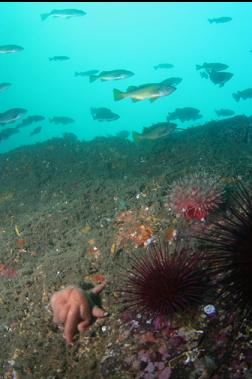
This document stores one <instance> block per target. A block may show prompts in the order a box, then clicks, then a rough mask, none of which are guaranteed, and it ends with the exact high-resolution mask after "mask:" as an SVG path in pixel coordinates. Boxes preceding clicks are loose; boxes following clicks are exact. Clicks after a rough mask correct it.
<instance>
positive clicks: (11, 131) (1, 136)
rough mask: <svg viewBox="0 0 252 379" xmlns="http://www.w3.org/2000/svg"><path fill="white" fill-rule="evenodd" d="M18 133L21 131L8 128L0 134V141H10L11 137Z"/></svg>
mask: <svg viewBox="0 0 252 379" xmlns="http://www.w3.org/2000/svg"><path fill="white" fill-rule="evenodd" d="M18 132H19V130H18V129H17V128H6V129H4V130H3V131H2V132H0V141H3V140H5V139H8V138H9V137H10V136H12V135H13V134H16V133H18Z"/></svg>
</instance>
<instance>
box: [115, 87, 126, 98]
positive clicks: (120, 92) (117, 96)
mask: <svg viewBox="0 0 252 379" xmlns="http://www.w3.org/2000/svg"><path fill="white" fill-rule="evenodd" d="M113 94H114V100H115V101H120V100H122V99H123V98H124V93H123V92H122V91H120V90H119V89H116V88H114V89H113Z"/></svg>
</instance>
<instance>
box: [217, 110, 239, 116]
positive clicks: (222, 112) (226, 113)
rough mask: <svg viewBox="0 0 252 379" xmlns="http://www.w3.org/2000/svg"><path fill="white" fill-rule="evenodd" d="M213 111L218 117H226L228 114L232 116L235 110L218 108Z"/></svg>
mask: <svg viewBox="0 0 252 379" xmlns="http://www.w3.org/2000/svg"><path fill="white" fill-rule="evenodd" d="M215 113H216V114H217V116H219V117H228V116H233V115H234V114H235V112H234V111H232V110H231V109H219V110H217V109H216V111H215Z"/></svg>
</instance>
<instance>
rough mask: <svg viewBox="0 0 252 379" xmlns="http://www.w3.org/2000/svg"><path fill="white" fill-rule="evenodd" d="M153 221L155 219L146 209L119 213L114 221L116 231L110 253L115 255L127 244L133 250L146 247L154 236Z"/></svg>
mask: <svg viewBox="0 0 252 379" xmlns="http://www.w3.org/2000/svg"><path fill="white" fill-rule="evenodd" d="M155 221H156V219H155V217H154V216H152V215H151V214H150V213H149V209H148V208H145V209H139V210H134V211H132V210H129V211H124V212H121V213H120V214H119V215H117V217H116V220H115V224H116V226H117V227H118V231H117V235H116V242H115V244H114V245H115V246H113V245H112V248H111V253H112V254H115V253H116V252H117V251H118V250H120V249H122V248H123V247H124V246H125V245H127V244H129V243H132V244H133V245H134V247H135V248H137V247H142V246H146V243H147V241H148V240H150V239H151V238H152V237H153V235H154V230H153V226H154V223H155Z"/></svg>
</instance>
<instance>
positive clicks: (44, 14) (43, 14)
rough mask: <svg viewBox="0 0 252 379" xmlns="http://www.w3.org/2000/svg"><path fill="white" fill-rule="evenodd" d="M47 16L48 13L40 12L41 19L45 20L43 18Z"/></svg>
mask: <svg viewBox="0 0 252 379" xmlns="http://www.w3.org/2000/svg"><path fill="white" fill-rule="evenodd" d="M48 16H49V13H42V14H41V15H40V18H41V20H42V21H45V20H46V19H47V17H48Z"/></svg>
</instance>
